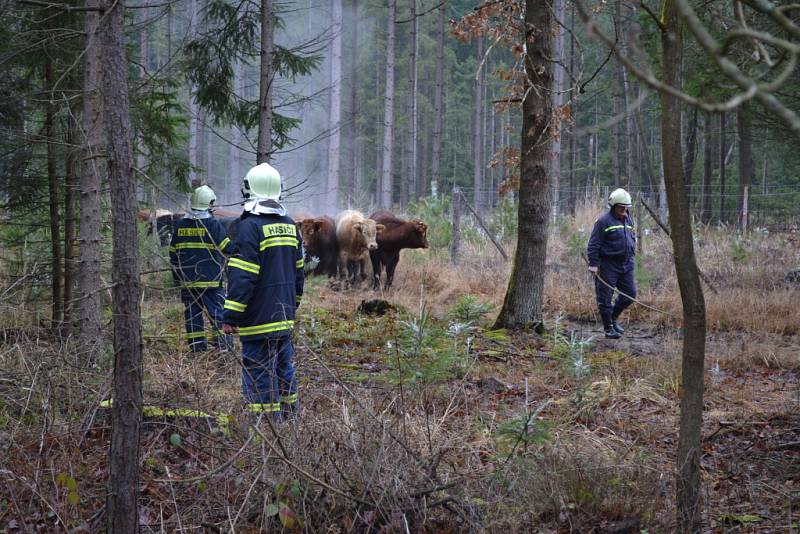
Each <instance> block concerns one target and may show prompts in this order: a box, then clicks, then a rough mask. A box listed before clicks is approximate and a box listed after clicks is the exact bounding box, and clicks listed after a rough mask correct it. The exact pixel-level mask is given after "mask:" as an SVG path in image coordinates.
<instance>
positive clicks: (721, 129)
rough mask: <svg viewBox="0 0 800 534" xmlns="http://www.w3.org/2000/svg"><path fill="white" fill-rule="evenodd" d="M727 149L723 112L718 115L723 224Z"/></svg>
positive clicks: (720, 198) (725, 216)
mask: <svg viewBox="0 0 800 534" xmlns="http://www.w3.org/2000/svg"><path fill="white" fill-rule="evenodd" d="M727 150H728V148H727V147H726V146H725V112H724V111H723V112H722V113H720V114H719V219H718V220H719V221H720V222H724V221H725V220H726V219H727V214H726V212H725V160H726V159H727V158H726V157H725V156H726V154H725V152H727Z"/></svg>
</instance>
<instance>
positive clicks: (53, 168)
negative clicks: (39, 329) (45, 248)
mask: <svg viewBox="0 0 800 534" xmlns="http://www.w3.org/2000/svg"><path fill="white" fill-rule="evenodd" d="M45 83H46V84H47V88H48V90H54V86H55V76H54V74H53V60H52V59H51V58H47V61H46V63H45ZM55 112H56V110H55V105H54V104H52V103H50V104H48V105H47V109H46V110H45V121H44V136H45V147H46V149H47V190H48V195H49V205H50V252H51V255H50V270H51V277H50V280H51V286H50V288H51V291H52V299H51V300H52V312H51V321H52V326H53V328H61V323H62V322H63V320H64V300H63V299H64V295H63V294H62V281H63V280H62V270H61V223H60V221H59V207H60V206H61V197H60V194H59V193H60V191H61V187H60V184H59V179H58V159H59V155H58V154H56V146H57V145H56V135H57V134H56V125H55Z"/></svg>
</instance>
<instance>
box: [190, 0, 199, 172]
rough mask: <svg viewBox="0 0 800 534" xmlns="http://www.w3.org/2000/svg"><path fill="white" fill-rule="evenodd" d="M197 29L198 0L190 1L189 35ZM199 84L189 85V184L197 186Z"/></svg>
mask: <svg viewBox="0 0 800 534" xmlns="http://www.w3.org/2000/svg"><path fill="white" fill-rule="evenodd" d="M196 31H197V0H190V2H189V35H194V34H195V32H196ZM196 93H197V85H195V84H194V83H192V84H191V85H190V87H189V176H188V178H189V184H188V185H189V186H190V187H197V186H199V185H200V184H199V183H198V182H197V171H196V170H195V169H196V168H197V167H199V166H200V162H199V161H198V154H197V144H198V142H199V140H198V137H199V135H200V128H201V126H200V108H199V106H198V105H197V98H196V97H195V94H196Z"/></svg>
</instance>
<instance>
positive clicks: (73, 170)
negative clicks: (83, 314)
mask: <svg viewBox="0 0 800 534" xmlns="http://www.w3.org/2000/svg"><path fill="white" fill-rule="evenodd" d="M76 133H77V124H76V123H75V121H74V120H70V123H69V129H68V130H67V146H68V147H69V153H68V154H67V172H66V176H65V179H64V326H65V328H66V333H67V334H68V335H72V334H73V327H74V320H75V317H74V314H73V308H74V306H73V301H72V300H73V298H74V295H73V293H74V288H75V260H76V259H77V257H78V255H77V246H76V245H77V241H76V239H75V231H76V230H77V213H76V212H75V207H76V206H75V204H76V202H75V193H76V192H77V191H78V187H79V186H78V168H77V167H78V153H77V152H78V149H77V148H75V140H76V137H77V135H76Z"/></svg>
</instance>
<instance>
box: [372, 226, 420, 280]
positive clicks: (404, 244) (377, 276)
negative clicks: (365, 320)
mask: <svg viewBox="0 0 800 534" xmlns="http://www.w3.org/2000/svg"><path fill="white" fill-rule="evenodd" d="M369 218H370V219H372V220H373V221H375V222H377V223H380V224H382V225H383V227H384V228H383V231H382V232H381V233H380V234H378V238H377V241H378V249H377V250H370V251H369V258H370V260H371V261H372V282H373V283H372V288H373V289H379V288H380V285H381V269H382V268H383V267H385V268H386V285H385V287H386V288H387V289H388V288H389V287H391V286H392V281H393V280H394V270H395V269H396V268H397V263H398V262H399V261H400V250H401V249H404V248H428V225H427V224H425V223H424V222H422V221H404V220H403V219H400V218H398V217H397V216H395V215H394V214H393V213H390V212H388V211H385V210H378V211H376V212H375V213H373V214H372V215H370V216H369Z"/></svg>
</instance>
